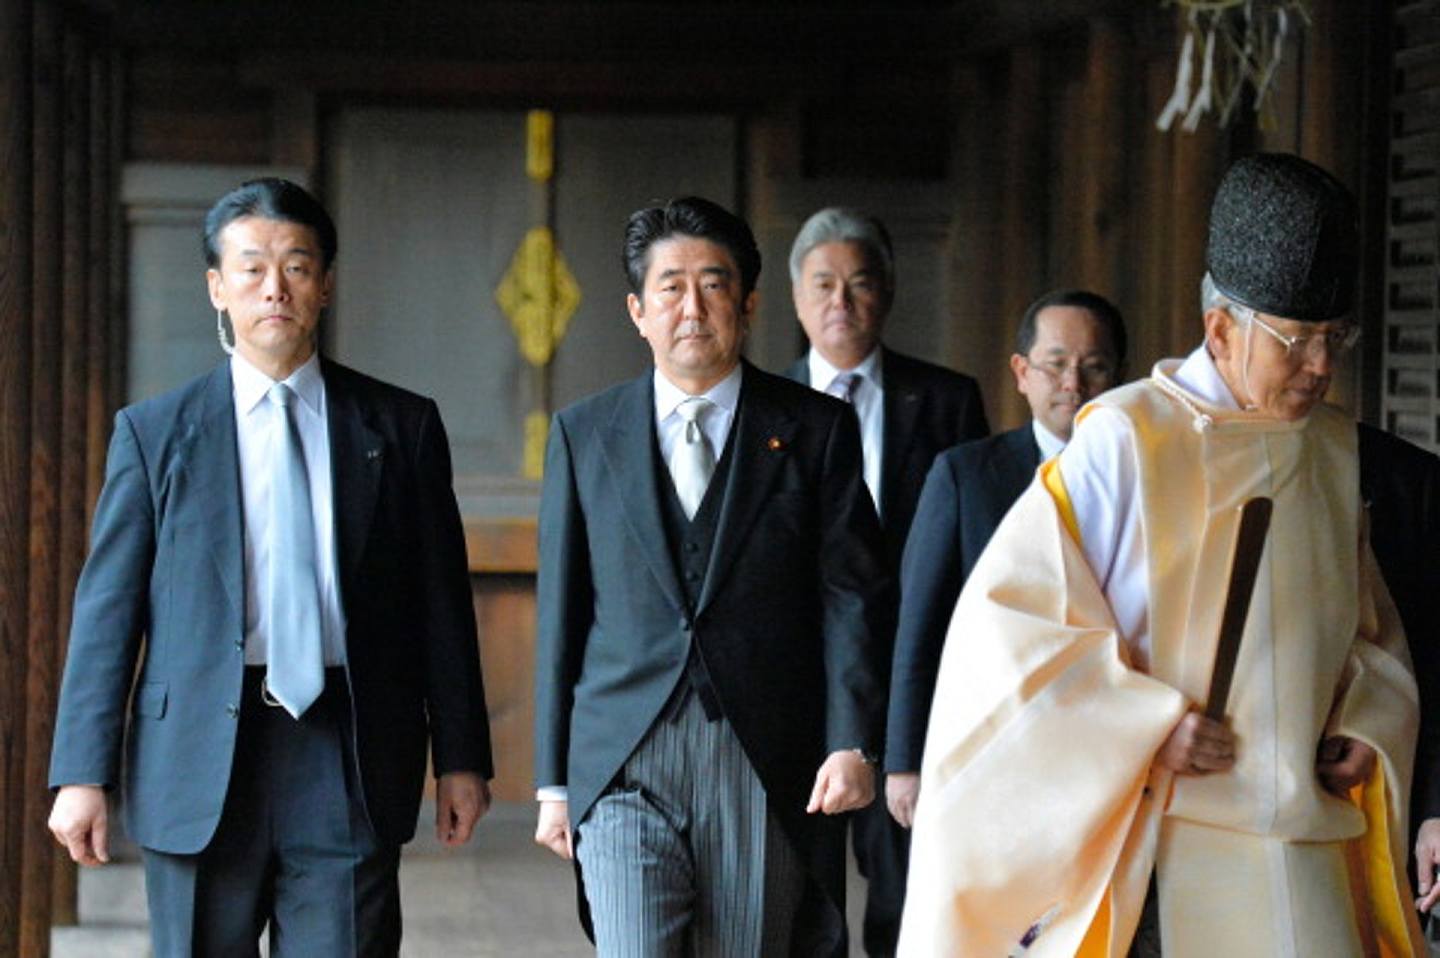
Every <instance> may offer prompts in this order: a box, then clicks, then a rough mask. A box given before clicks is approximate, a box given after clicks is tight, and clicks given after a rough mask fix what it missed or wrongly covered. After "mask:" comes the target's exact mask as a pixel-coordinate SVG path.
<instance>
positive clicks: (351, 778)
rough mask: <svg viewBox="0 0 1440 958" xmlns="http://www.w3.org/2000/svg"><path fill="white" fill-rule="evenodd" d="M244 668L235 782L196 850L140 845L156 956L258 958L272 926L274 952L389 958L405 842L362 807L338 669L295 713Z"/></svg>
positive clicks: (395, 942)
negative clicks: (386, 832) (388, 838)
mask: <svg viewBox="0 0 1440 958" xmlns="http://www.w3.org/2000/svg"><path fill="white" fill-rule="evenodd" d="M263 675H264V669H263V668H247V669H246V670H245V685H244V694H243V698H242V704H241V707H240V716H239V722H240V728H239V730H238V734H237V736H236V744H235V760H234V764H233V766H232V769H231V774H230V788H229V791H228V792H227V793H226V796H225V808H224V811H223V812H222V813H221V816H220V824H219V826H218V827H217V829H216V832H215V836H214V838H213V839H212V840H211V842H210V844H209V845H208V846H207V847H206V848H205V850H204V851H202V852H200V853H199V854H196V855H172V854H168V853H164V852H157V851H154V850H152V849H144V858H145V885H146V893H147V896H148V899H149V902H150V924H151V933H152V935H153V937H154V943H155V954H156V955H157V956H159V958H172V956H173V958H180V956H190V955H197V956H206V958H209V956H232V955H234V956H240V955H246V956H251V958H253V956H254V955H256V953H257V941H258V939H259V937H260V933H261V932H262V931H263V930H264V929H265V928H266V926H267V925H268V926H269V930H270V949H271V950H270V953H271V954H272V955H280V956H307V958H309V956H316V958H326V956H335V958H339V956H350V955H366V956H372V955H373V956H381V955H386V956H392V955H395V954H397V953H398V952H399V949H400V888H399V878H398V875H399V864H400V849H399V848H398V847H396V846H385V847H379V846H377V843H376V840H375V837H374V834H373V832H372V831H371V828H370V825H369V821H368V819H367V817H366V815H365V809H364V803H363V801H362V799H361V795H360V790H359V787H358V783H357V782H356V780H355V776H356V771H355V769H356V766H355V762H354V753H353V748H352V745H351V737H350V734H349V732H348V726H349V718H348V716H349V709H350V705H349V695H348V693H347V691H346V684H345V674H344V671H343V670H341V669H327V670H326V681H325V691H324V693H322V695H321V697H320V698H319V699H318V700H317V701H316V702H315V704H313V705H312V706H311V707H310V708H309V709H307V710H306V712H305V713H304V714H303V715H301V716H300V718H299V719H298V720H296V719H294V718H292V717H291V716H290V714H289V713H288V712H286V711H285V710H284V709H282V708H276V707H272V706H269V705H266V704H265V703H264V701H263V700H262V698H261V693H260V685H261V678H262V677H263Z"/></svg>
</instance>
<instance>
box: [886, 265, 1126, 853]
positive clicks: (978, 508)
mask: <svg viewBox="0 0 1440 958" xmlns="http://www.w3.org/2000/svg"><path fill="white" fill-rule="evenodd" d="M1124 366H1125V321H1124V319H1123V317H1122V316H1121V315H1120V310H1119V309H1118V308H1117V307H1116V306H1115V304H1114V303H1111V302H1110V301H1109V300H1108V299H1106V298H1105V297H1103V296H1100V295H1098V294H1096V293H1091V292H1088V291H1086V290H1079V289H1058V290H1052V291H1051V292H1049V293H1046V294H1045V295H1044V296H1041V297H1040V298H1039V299H1037V300H1035V302H1033V303H1031V304H1030V306H1029V308H1027V309H1026V310H1025V314H1024V316H1023V317H1022V318H1021V320H1020V325H1019V327H1018V329H1017V330H1016V334H1015V353H1014V355H1012V356H1011V357H1010V370H1011V372H1013V373H1014V374H1015V388H1016V389H1017V390H1019V391H1020V393H1021V394H1022V395H1023V396H1024V397H1025V400H1026V402H1027V403H1028V404H1029V406H1030V412H1031V415H1032V416H1033V417H1034V418H1032V419H1031V421H1030V422H1028V423H1026V424H1025V425H1023V426H1020V427H1019V428H1017V429H1011V430H1009V431H1008V432H1002V433H999V434H998V435H994V436H990V437H989V438H986V439H976V440H973V441H971V442H962V443H960V444H959V445H957V446H952V447H951V448H949V449H947V450H945V451H944V452H942V453H940V455H938V456H936V457H935V463H934V465H932V466H931V467H930V473H929V475H928V476H927V477H926V479H925V488H924V490H923V491H922V492H921V493H920V504H919V505H918V506H917V507H916V509H915V521H914V523H913V524H912V525H911V527H910V537H909V539H908V540H906V543H905V557H904V559H903V561H902V562H901V564H900V618H899V626H898V628H897V629H896V632H895V657H894V666H893V668H892V670H891V673H890V708H889V719H888V721H887V723H886V726H885V768H886V775H885V800H886V803H887V805H888V806H889V810H890V814H891V815H892V816H893V817H894V819H895V821H896V822H898V823H899V824H900V825H901V826H902V827H904V828H910V827H911V825H912V824H913V823H914V820H915V800H916V798H917V797H918V796H919V794H920V756H921V752H922V750H923V749H924V746H925V726H926V721H927V719H928V718H929V716H930V700H931V696H932V695H933V694H934V692H935V674H936V672H937V671H938V670H939V668H940V653H941V650H942V649H943V648H944V646H945V632H946V629H947V628H948V627H949V625H950V615H951V613H952V612H954V610H955V600H956V599H957V598H958V597H959V595H960V590H961V588H962V587H963V586H964V585H965V579H966V577H968V576H969V575H970V570H971V569H973V568H974V567H975V562H976V560H978V559H979V558H980V554H981V553H982V552H983V551H984V549H985V544H986V543H987V542H989V541H990V536H991V535H993V534H994V532H995V527H996V526H998V525H999V524H1000V520H1001V519H1003V518H1004V517H1005V513H1006V512H1007V511H1008V510H1009V509H1010V506H1011V505H1012V504H1013V503H1014V502H1015V500H1016V499H1017V498H1018V497H1019V495H1020V493H1022V492H1024V491H1025V487H1026V486H1028V485H1029V484H1030V480H1031V479H1032V478H1034V476H1035V470H1036V469H1037V468H1038V467H1039V465H1040V463H1041V462H1043V461H1044V460H1046V459H1049V458H1051V457H1052V456H1055V455H1057V454H1058V453H1059V452H1060V450H1061V449H1064V448H1065V444H1066V443H1067V442H1069V441H1070V431H1071V428H1072V426H1073V424H1074V421H1075V414H1076V413H1078V412H1079V411H1080V407H1081V406H1083V405H1085V403H1087V402H1089V401H1090V400H1091V399H1094V398H1095V397H1096V396H1098V395H1099V394H1100V393H1102V392H1104V391H1105V390H1107V389H1109V388H1110V387H1111V386H1114V385H1115V384H1116V383H1117V382H1119V381H1120V379H1121V378H1122V376H1123V370H1124Z"/></svg>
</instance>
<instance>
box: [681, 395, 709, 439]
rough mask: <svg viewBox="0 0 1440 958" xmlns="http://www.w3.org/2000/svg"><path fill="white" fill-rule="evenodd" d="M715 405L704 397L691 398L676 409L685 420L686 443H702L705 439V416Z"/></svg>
mask: <svg viewBox="0 0 1440 958" xmlns="http://www.w3.org/2000/svg"><path fill="white" fill-rule="evenodd" d="M713 405H714V404H713V403H711V402H710V400H708V399H706V398H705V397H704V396H691V397H690V398H689V399H686V400H685V401H683V402H682V403H680V405H678V406H676V407H675V412H676V413H677V414H678V415H679V416H680V418H681V419H683V420H685V441H686V442H689V443H695V442H700V441H701V439H702V438H703V437H704V435H705V433H704V426H705V416H706V415H707V414H708V413H709V412H710V408H711V406H713Z"/></svg>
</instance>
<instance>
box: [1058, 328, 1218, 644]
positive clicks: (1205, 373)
mask: <svg viewBox="0 0 1440 958" xmlns="http://www.w3.org/2000/svg"><path fill="white" fill-rule="evenodd" d="M1175 381H1176V382H1177V383H1179V384H1180V385H1181V386H1183V387H1184V388H1185V389H1187V390H1189V391H1190V392H1191V393H1194V394H1195V395H1196V396H1198V397H1199V398H1200V399H1203V400H1204V401H1206V402H1208V403H1210V404H1211V405H1212V406H1217V407H1220V408H1222V409H1236V410H1238V409H1239V408H1240V406H1239V404H1238V403H1236V402H1235V397H1234V396H1232V395H1231V394H1230V387H1229V386H1226V385H1225V380H1224V379H1222V378H1220V371H1219V370H1218V369H1216V368H1215V362H1214V360H1212V359H1211V358H1210V354H1209V353H1207V352H1206V351H1205V347H1204V346H1201V347H1199V348H1198V349H1196V350H1195V351H1194V352H1192V353H1191V354H1190V355H1189V356H1188V357H1186V359H1185V361H1184V362H1183V363H1181V364H1180V367H1179V368H1178V369H1176V370H1175ZM1060 476H1061V478H1062V479H1063V480H1064V482H1065V491H1066V492H1067V493H1068V494H1069V496H1070V502H1071V504H1072V505H1073V506H1074V508H1075V520H1076V523H1077V524H1078V525H1079V527H1080V545H1081V548H1082V550H1083V551H1084V553H1085V559H1086V560H1087V561H1088V562H1089V564H1090V569H1091V571H1093V572H1094V573H1095V577H1096V578H1097V579H1098V580H1099V581H1100V588H1101V589H1102V591H1104V593H1105V599H1106V601H1107V602H1108V603H1109V604H1110V608H1111V610H1112V611H1113V612H1114V613H1115V621H1116V623H1117V624H1118V625H1119V626H1120V634H1121V636H1122V637H1123V638H1124V640H1125V642H1126V644H1127V645H1128V646H1129V647H1130V651H1131V654H1132V660H1133V661H1134V662H1135V664H1136V666H1137V667H1138V668H1140V669H1141V670H1142V671H1147V670H1148V669H1149V667H1150V586H1149V579H1148V578H1147V572H1146V566H1145V530H1144V526H1143V523H1142V522H1141V517H1140V500H1139V498H1138V497H1137V496H1136V495H1135V486H1136V484H1137V483H1138V482H1139V478H1138V476H1137V474H1136V471H1135V434H1134V431H1133V427H1132V425H1131V423H1130V420H1129V419H1127V418H1126V417H1125V416H1124V415H1122V414H1121V413H1119V412H1117V411H1115V410H1113V409H1107V408H1105V407H1103V406H1102V407H1099V408H1096V409H1092V410H1091V411H1090V412H1089V413H1087V414H1086V417H1085V423H1084V425H1083V426H1082V427H1080V428H1077V429H1076V430H1075V435H1074V437H1073V438H1072V439H1071V440H1070V444H1069V445H1067V446H1066V447H1065V452H1064V454H1063V455H1062V456H1061V457H1060Z"/></svg>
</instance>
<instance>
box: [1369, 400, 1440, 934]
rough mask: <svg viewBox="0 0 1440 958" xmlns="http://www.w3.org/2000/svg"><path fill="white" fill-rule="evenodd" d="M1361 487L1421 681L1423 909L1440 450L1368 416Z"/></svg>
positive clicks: (1433, 842) (1437, 858) (1433, 813)
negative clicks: (1376, 423) (1429, 449)
mask: <svg viewBox="0 0 1440 958" xmlns="http://www.w3.org/2000/svg"><path fill="white" fill-rule="evenodd" d="M1359 428H1360V494H1361V496H1362V498H1363V499H1364V501H1365V508H1366V512H1367V513H1368V515H1369V519H1370V547H1371V548H1372V549H1373V550H1374V551H1375V560H1376V562H1378V563H1379V565H1380V571H1381V573H1382V574H1383V575H1384V576H1385V586H1386V588H1388V589H1389V591H1390V597H1391V598H1392V599H1394V601H1395V607H1396V609H1397V610H1398V611H1399V613H1400V619H1401V621H1402V622H1403V623H1404V624H1405V639H1406V641H1407V642H1408V643H1409V647H1410V658H1411V660H1412V661H1413V663H1414V665H1415V681H1416V683H1417V685H1418V686H1419V689H1420V738H1419V744H1418V745H1417V747H1416V752H1415V774H1414V777H1413V779H1412V783H1411V789H1410V831H1411V836H1410V838H1411V843H1412V845H1414V848H1415V878H1416V884H1417V886H1418V888H1419V892H1420V896H1421V897H1420V901H1419V905H1420V910H1421V911H1427V912H1428V911H1430V910H1431V909H1432V908H1433V906H1434V904H1435V902H1436V901H1437V900H1440V882H1437V881H1436V878H1437V875H1436V867H1437V866H1440V729H1437V727H1436V726H1437V725H1440V603H1437V601H1436V596H1437V595H1440V458H1437V457H1436V456H1435V454H1434V453H1431V452H1427V451H1425V450H1424V449H1421V448H1420V447H1419V446H1416V445H1414V444H1412V443H1409V442H1406V441H1405V440H1404V439H1401V438H1400V437H1399V436H1395V435H1392V434H1391V433H1388V432H1385V431H1384V430H1382V429H1376V428H1375V427H1374V426H1370V425H1367V424H1365V423H1360V424H1359Z"/></svg>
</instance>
